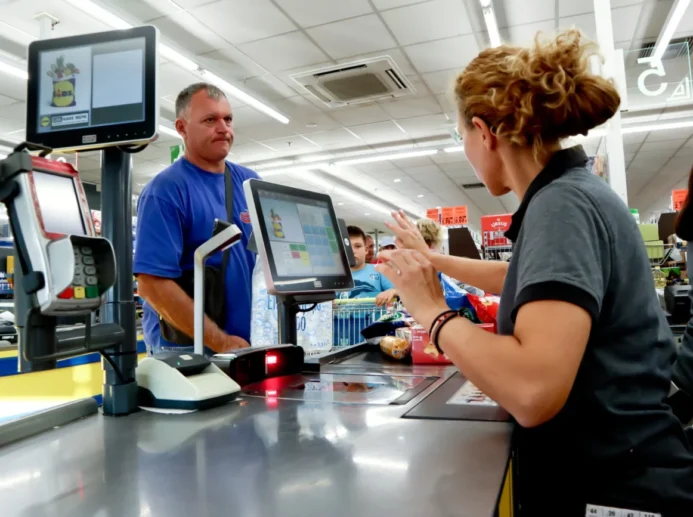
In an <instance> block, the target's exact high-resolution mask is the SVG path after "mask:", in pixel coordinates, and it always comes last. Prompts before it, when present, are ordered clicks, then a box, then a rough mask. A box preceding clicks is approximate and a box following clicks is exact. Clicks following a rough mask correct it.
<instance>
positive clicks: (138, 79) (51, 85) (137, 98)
mask: <svg viewBox="0 0 693 517" xmlns="http://www.w3.org/2000/svg"><path fill="white" fill-rule="evenodd" d="M145 43H146V41H145V38H144V37H138V38H132V39H124V40H120V41H111V42H104V43H94V44H92V45H83V46H76V47H67V48H61V49H51V50H44V51H41V52H39V54H38V63H39V77H38V109H37V110H36V115H37V117H38V120H37V124H36V128H37V132H38V133H52V132H58V131H67V130H71V129H77V128H87V129H89V128H94V127H99V126H111V125H115V124H128V123H137V122H142V121H144V120H145V50H146V49H145ZM123 137H127V135H123Z"/></svg>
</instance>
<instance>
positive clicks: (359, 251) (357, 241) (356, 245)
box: [349, 237, 366, 269]
mask: <svg viewBox="0 0 693 517" xmlns="http://www.w3.org/2000/svg"><path fill="white" fill-rule="evenodd" d="M349 240H350V241H351V249H352V250H353V251H354V259H355V260H356V265H355V266H354V268H353V269H360V268H362V267H363V265H364V264H365V263H366V242H365V241H364V240H363V237H349Z"/></svg>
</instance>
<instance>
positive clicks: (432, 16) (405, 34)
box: [383, 0, 472, 45]
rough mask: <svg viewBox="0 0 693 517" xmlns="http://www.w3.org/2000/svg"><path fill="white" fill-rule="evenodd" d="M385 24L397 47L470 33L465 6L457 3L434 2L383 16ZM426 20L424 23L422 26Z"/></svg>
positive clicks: (449, 1)
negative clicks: (395, 39) (398, 45)
mask: <svg viewBox="0 0 693 517" xmlns="http://www.w3.org/2000/svg"><path fill="white" fill-rule="evenodd" d="M383 18H384V19H385V23H387V24H388V26H389V27H390V29H391V30H392V32H393V33H394V35H395V38H397V41H398V42H399V44H400V45H412V44H414V43H422V42H424V41H430V40H436V39H441V38H449V37H452V36H459V35H462V34H471V32H472V27H471V25H470V24H469V20H468V15H467V11H466V9H465V7H464V3H463V2H460V1H459V0H433V1H431V2H425V3H422V4H416V5H410V6H407V7H402V8H400V9H393V10H391V11H387V12H385V13H383ZM422 20H425V21H426V22H425V23H421V21H422Z"/></svg>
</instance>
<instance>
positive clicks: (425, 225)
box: [416, 219, 443, 250]
mask: <svg viewBox="0 0 693 517" xmlns="http://www.w3.org/2000/svg"><path fill="white" fill-rule="evenodd" d="M416 227H417V228H418V229H419V233H420V234H421V236H422V237H423V240H424V241H425V242H426V246H428V247H429V248H433V249H436V250H438V249H440V247H441V246H442V245H443V228H442V227H441V226H440V225H439V224H438V223H437V222H436V221H434V220H433V219H419V220H418V221H416Z"/></svg>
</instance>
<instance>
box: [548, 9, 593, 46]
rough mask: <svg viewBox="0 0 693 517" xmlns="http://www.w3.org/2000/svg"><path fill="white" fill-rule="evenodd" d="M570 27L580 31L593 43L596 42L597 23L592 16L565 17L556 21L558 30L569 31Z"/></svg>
mask: <svg viewBox="0 0 693 517" xmlns="http://www.w3.org/2000/svg"><path fill="white" fill-rule="evenodd" d="M572 27H575V28H577V29H580V30H581V31H582V32H584V33H585V35H586V36H587V37H588V38H590V39H592V40H595V41H596V40H597V21H596V20H595V18H594V14H581V15H578V16H566V17H564V18H560V19H559V20H558V28H559V29H569V28H572Z"/></svg>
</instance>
